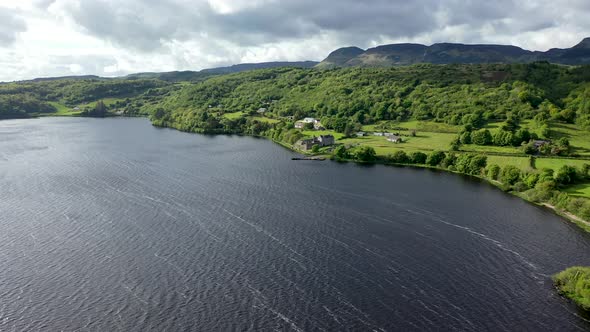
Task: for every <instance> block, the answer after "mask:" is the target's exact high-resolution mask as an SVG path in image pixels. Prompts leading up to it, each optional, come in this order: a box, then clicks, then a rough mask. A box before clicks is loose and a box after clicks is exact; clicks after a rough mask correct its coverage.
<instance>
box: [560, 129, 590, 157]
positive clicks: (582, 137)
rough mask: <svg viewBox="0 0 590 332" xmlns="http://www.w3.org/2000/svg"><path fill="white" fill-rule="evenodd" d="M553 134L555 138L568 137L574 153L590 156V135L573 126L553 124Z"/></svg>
mask: <svg viewBox="0 0 590 332" xmlns="http://www.w3.org/2000/svg"><path fill="white" fill-rule="evenodd" d="M551 134H552V136H555V138H560V137H566V138H567V139H568V140H569V141H570V145H571V146H572V147H573V148H574V152H575V153H578V154H579V155H581V156H590V134H589V133H588V132H587V131H584V130H582V129H580V128H578V127H576V126H575V125H573V124H566V123H551Z"/></svg>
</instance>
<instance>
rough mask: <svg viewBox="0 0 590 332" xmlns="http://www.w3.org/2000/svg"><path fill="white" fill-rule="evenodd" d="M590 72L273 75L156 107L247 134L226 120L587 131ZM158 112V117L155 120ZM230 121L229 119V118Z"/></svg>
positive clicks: (234, 78)
mask: <svg viewBox="0 0 590 332" xmlns="http://www.w3.org/2000/svg"><path fill="white" fill-rule="evenodd" d="M588 82H590V67H588V66H584V67H573V68H571V67H563V66H557V65H551V64H548V63H535V64H527V65H524V64H513V65H415V66H408V67H394V68H388V69H374V68H349V69H335V70H326V71H320V70H309V69H307V70H306V69H289V68H281V69H270V70H260V71H251V72H245V73H239V74H233V75H226V76H220V77H215V78H212V79H209V80H207V81H205V82H202V83H198V84H193V85H185V86H184V87H183V88H182V89H179V90H178V91H176V92H174V93H173V94H171V95H170V96H168V97H166V98H163V99H162V100H161V102H160V103H159V104H157V105H153V106H152V108H151V112H152V113H153V114H154V116H153V120H154V122H155V123H156V124H158V125H165V126H171V127H176V128H181V129H184V130H187V129H188V130H190V129H194V130H197V129H198V130H199V131H212V132H219V131H224V132H244V131H245V128H244V127H243V125H245V122H243V121H242V122H239V123H234V122H232V121H228V117H227V116H224V115H225V114H227V113H235V112H247V113H248V112H250V113H253V112H255V111H256V110H258V109H260V108H265V109H267V113H266V115H267V117H271V118H275V119H289V118H288V117H293V119H300V118H303V117H305V116H313V117H317V118H320V119H321V120H322V123H323V124H324V125H325V126H326V128H328V129H335V130H337V131H339V132H343V131H344V128H345V127H346V125H352V126H357V127H359V126H362V125H370V124H373V123H376V122H378V121H382V120H394V121H397V122H403V121H408V120H432V121H435V122H441V123H446V124H450V125H465V124H467V123H470V124H471V125H473V126H474V127H476V128H477V127H482V126H483V125H484V124H485V123H486V122H490V121H498V120H505V119H507V118H508V117H509V116H510V115H514V116H517V117H518V118H519V119H523V120H524V119H533V118H534V117H535V116H537V115H538V114H540V113H543V114H544V115H543V117H546V118H547V119H554V120H558V121H563V122H567V123H574V122H578V123H579V124H580V125H582V126H589V125H590V122H589V121H588V117H589V113H590V108H589V107H590V105H588V98H587V96H588V93H589V89H590V85H588ZM156 110H159V111H158V112H157V113H156V112H155V111H156ZM230 118H231V117H230Z"/></svg>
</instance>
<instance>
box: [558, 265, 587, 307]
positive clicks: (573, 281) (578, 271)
mask: <svg viewBox="0 0 590 332" xmlns="http://www.w3.org/2000/svg"><path fill="white" fill-rule="evenodd" d="M553 282H554V283H555V287H556V288H557V290H558V292H559V293H560V294H561V295H562V296H565V297H566V298H568V299H570V300H572V301H573V302H574V303H576V304H577V305H578V306H579V307H580V308H582V309H584V310H586V311H590V267H582V266H574V267H570V268H568V269H567V270H565V271H562V272H560V273H558V274H556V275H554V276H553Z"/></svg>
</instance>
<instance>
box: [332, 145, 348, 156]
mask: <svg viewBox="0 0 590 332" xmlns="http://www.w3.org/2000/svg"><path fill="white" fill-rule="evenodd" d="M334 157H336V159H348V158H350V154H349V153H348V150H347V149H346V147H345V146H344V145H340V146H338V147H337V148H336V149H335V150H334Z"/></svg>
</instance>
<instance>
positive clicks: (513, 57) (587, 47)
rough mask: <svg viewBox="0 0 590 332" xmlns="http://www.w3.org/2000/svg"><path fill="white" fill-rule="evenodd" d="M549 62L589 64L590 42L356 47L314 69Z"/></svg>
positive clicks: (339, 51) (328, 59) (337, 54)
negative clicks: (542, 48) (534, 46)
mask: <svg viewBox="0 0 590 332" xmlns="http://www.w3.org/2000/svg"><path fill="white" fill-rule="evenodd" d="M535 61H548V62H551V63H557V64H566V65H583V64H590V38H586V39H584V40H583V41H582V42H580V43H579V44H578V45H576V46H574V47H572V48H566V49H557V48H554V49H550V50H549V51H547V52H539V51H528V50H524V49H522V48H520V47H517V46H511V45H468V44H455V43H438V44H434V45H431V46H426V45H422V44H391V45H382V46H377V47H374V48H370V49H368V50H366V51H363V50H362V49H360V48H358V47H345V48H340V49H337V50H335V51H334V52H332V53H330V55H328V57H327V58H326V59H324V60H323V61H322V62H320V64H318V65H317V66H316V67H317V68H333V67H353V66H364V67H390V66H404V65H411V64H417V63H434V64H452V63H463V64H481V63H528V62H535Z"/></svg>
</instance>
